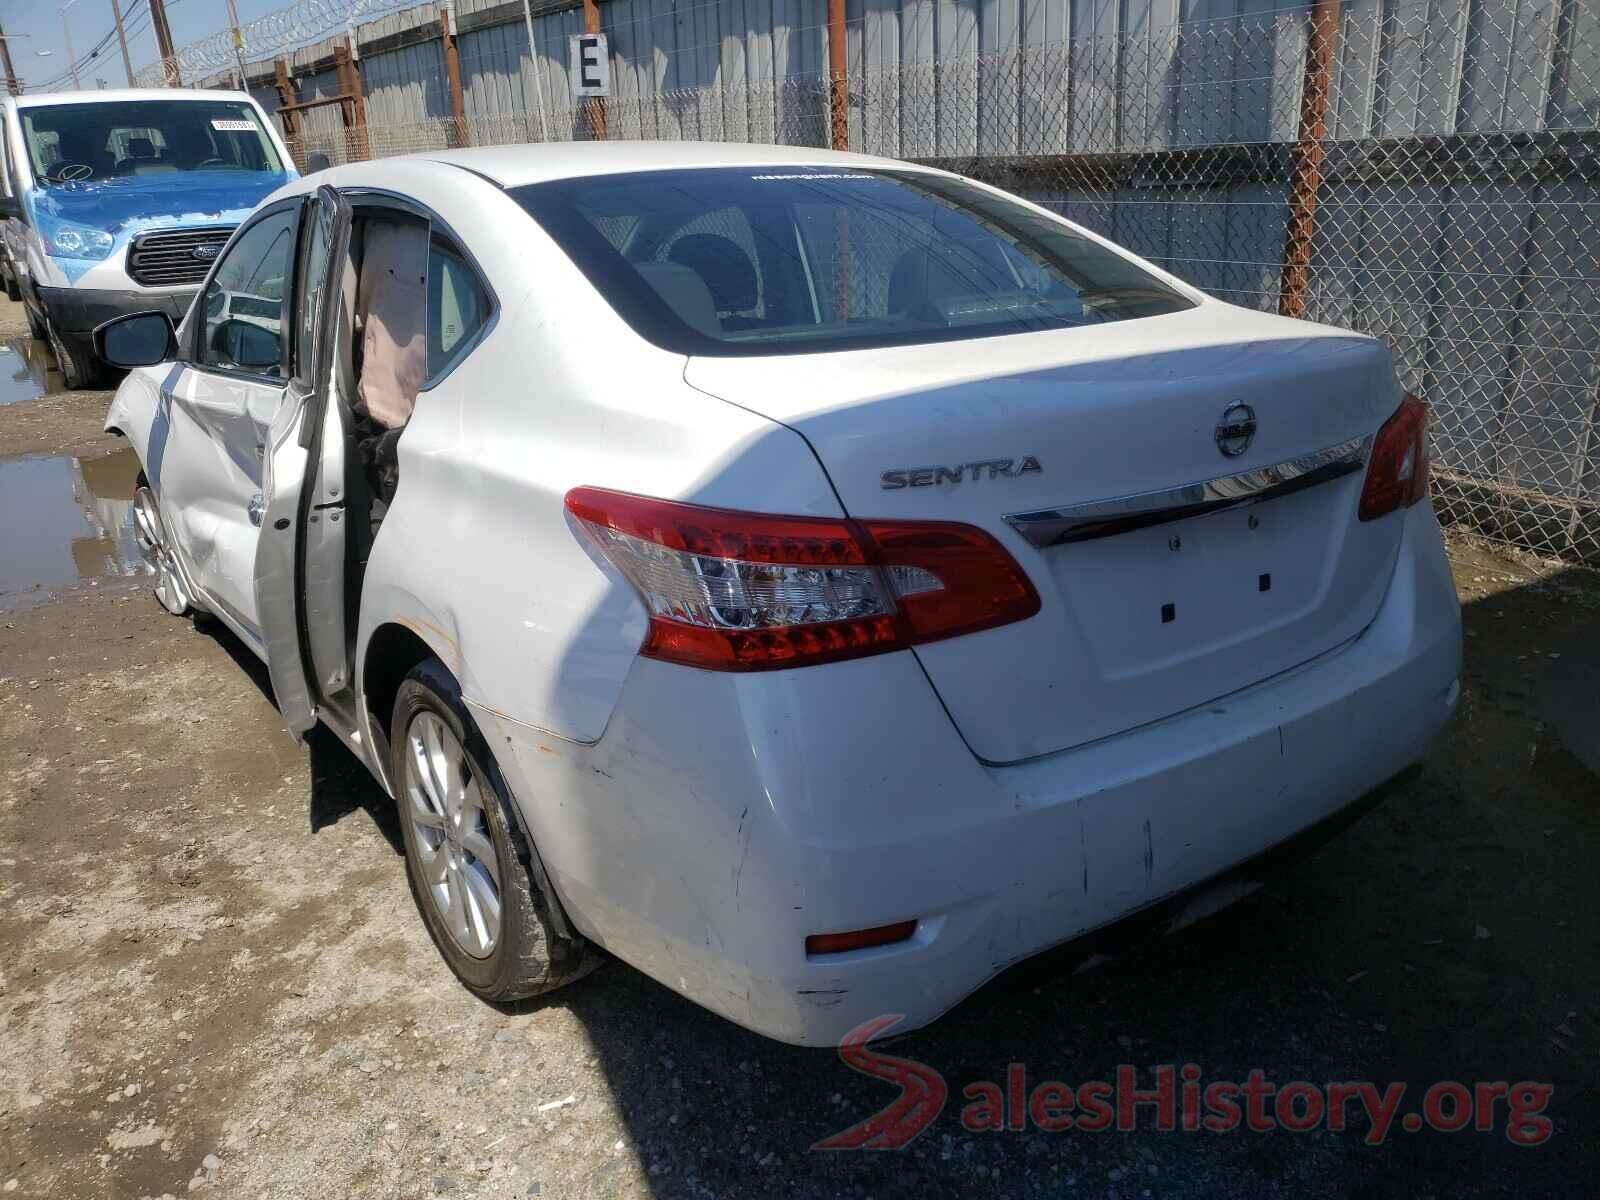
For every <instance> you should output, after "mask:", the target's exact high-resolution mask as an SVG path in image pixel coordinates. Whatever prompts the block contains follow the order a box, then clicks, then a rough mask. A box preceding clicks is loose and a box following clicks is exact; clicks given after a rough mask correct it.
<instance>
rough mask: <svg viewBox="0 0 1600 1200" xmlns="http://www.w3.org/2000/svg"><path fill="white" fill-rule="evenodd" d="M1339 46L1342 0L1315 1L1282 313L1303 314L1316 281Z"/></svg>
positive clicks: (1291, 185)
mask: <svg viewBox="0 0 1600 1200" xmlns="http://www.w3.org/2000/svg"><path fill="white" fill-rule="evenodd" d="M1338 43H1339V0H1316V2H1315V3H1314V4H1313V5H1312V6H1311V33H1310V37H1309V38H1307V40H1306V80H1305V86H1304V88H1303V89H1302V90H1301V92H1300V130H1299V136H1298V138H1297V139H1296V141H1295V146H1294V173H1293V175H1292V176H1291V177H1290V180H1289V227H1288V230H1287V234H1286V236H1285V238H1284V244H1283V278H1282V280H1281V281H1280V284H1279V289H1278V312H1279V313H1281V314H1282V315H1283V316H1286V317H1298V316H1302V315H1304V313H1305V310H1306V291H1307V289H1308V288H1309V286H1310V281H1311V243H1312V239H1313V238H1314V237H1315V236H1316V232H1317V193H1318V192H1319V191H1321V189H1322V139H1323V138H1324V137H1325V136H1327V132H1328V96H1329V94H1330V92H1331V91H1332V90H1333V55H1334V51H1335V49H1337V47H1338Z"/></svg>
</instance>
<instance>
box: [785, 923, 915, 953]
mask: <svg viewBox="0 0 1600 1200" xmlns="http://www.w3.org/2000/svg"><path fill="white" fill-rule="evenodd" d="M916 931H917V923H916V922H915V921H897V922H895V923H894V924H893V925H878V926H875V927H874V928H872V929H853V930H851V931H850V932H849V933H813V934H812V935H811V936H810V937H808V938H806V953H807V954H843V953H844V952H845V951H846V950H865V949H867V948H868V947H870V946H888V945H891V944H892V943H894V942H904V941H906V940H908V939H909V938H910V937H911V935H912V934H913V933H915V932H916Z"/></svg>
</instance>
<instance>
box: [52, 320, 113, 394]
mask: <svg viewBox="0 0 1600 1200" xmlns="http://www.w3.org/2000/svg"><path fill="white" fill-rule="evenodd" d="M45 330H46V333H47V334H48V336H49V338H50V349H52V350H54V351H55V353H56V362H58V363H60V364H61V377H62V379H64V380H65V381H66V384H67V387H68V388H69V389H72V390H74V391H76V390H77V389H79V388H92V387H98V386H100V384H101V383H103V382H104V381H105V370H104V369H103V368H102V367H101V366H100V360H99V359H97V358H96V357H95V356H94V354H93V352H91V351H88V350H80V349H79V348H78V347H77V346H76V345H74V344H73V343H72V342H69V341H67V339H66V338H64V337H62V336H61V335H60V334H59V333H57V332H56V327H55V323H54V322H53V321H49V320H48V319H47V320H46V323H45Z"/></svg>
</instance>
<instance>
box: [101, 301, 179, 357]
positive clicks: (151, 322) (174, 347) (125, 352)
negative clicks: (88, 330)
mask: <svg viewBox="0 0 1600 1200" xmlns="http://www.w3.org/2000/svg"><path fill="white" fill-rule="evenodd" d="M94 352H95V353H96V354H98V355H99V356H100V357H101V358H102V359H104V360H105V361H106V362H108V363H110V364H111V365H112V366H113V367H122V368H123V369H124V370H131V369H132V368H134V367H153V366H155V365H156V364H157V363H159V362H165V361H166V360H167V359H169V358H176V357H177V354H178V335H177V334H176V333H174V332H173V329H172V318H171V317H169V316H167V314H166V313H164V312H142V313H132V314H130V315H129V316H126V317H113V318H112V319H111V320H109V321H107V322H106V323H105V324H104V325H101V326H99V327H98V328H97V329H96V330H95V331H94Z"/></svg>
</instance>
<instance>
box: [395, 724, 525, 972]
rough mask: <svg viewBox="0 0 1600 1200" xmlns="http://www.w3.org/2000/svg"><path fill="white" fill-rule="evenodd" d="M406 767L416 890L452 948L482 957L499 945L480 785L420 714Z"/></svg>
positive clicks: (495, 878)
mask: <svg viewBox="0 0 1600 1200" xmlns="http://www.w3.org/2000/svg"><path fill="white" fill-rule="evenodd" d="M405 763H406V778H405V795H406V819H407V820H409V821H410V822H411V831H412V834H413V839H412V840H413V842H414V844H415V845H416V849H417V857H418V859H419V863H418V865H419V866H420V867H421V874H422V880H423V890H425V891H426V892H427V894H428V898H429V900H430V901H431V902H432V903H433V906H434V908H435V910H437V912H438V914H439V915H440V916H441V917H442V918H443V919H444V927H445V928H446V929H448V930H449V931H450V937H451V939H452V940H453V941H454V942H455V943H456V945H458V946H459V947H461V949H462V950H464V951H465V952H466V953H467V954H470V955H471V956H472V957H473V958H488V957H489V956H490V955H491V954H493V953H494V948H495V946H496V944H497V943H498V942H499V940H500V907H501V905H500V862H499V859H498V858H497V857H496V856H495V849H494V840H493V838H492V836H491V834H490V831H489V819H488V815H487V814H486V813H485V812H484V793H483V786H482V784H481V783H480V782H479V780H478V777H477V774H476V773H475V772H474V771H473V769H472V764H471V762H470V761H469V760H468V758H467V753H466V751H465V750H464V749H463V748H462V745H461V741H460V739H458V738H457V737H456V735H455V733H454V732H453V731H452V730H451V728H450V727H449V726H448V725H446V724H445V723H444V721H442V720H441V719H440V718H439V717H438V716H437V715H436V714H434V713H432V712H428V711H426V710H424V711H422V712H419V713H417V715H416V716H415V717H413V718H412V720H411V724H410V725H409V726H408V727H407V729H406V755H405Z"/></svg>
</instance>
